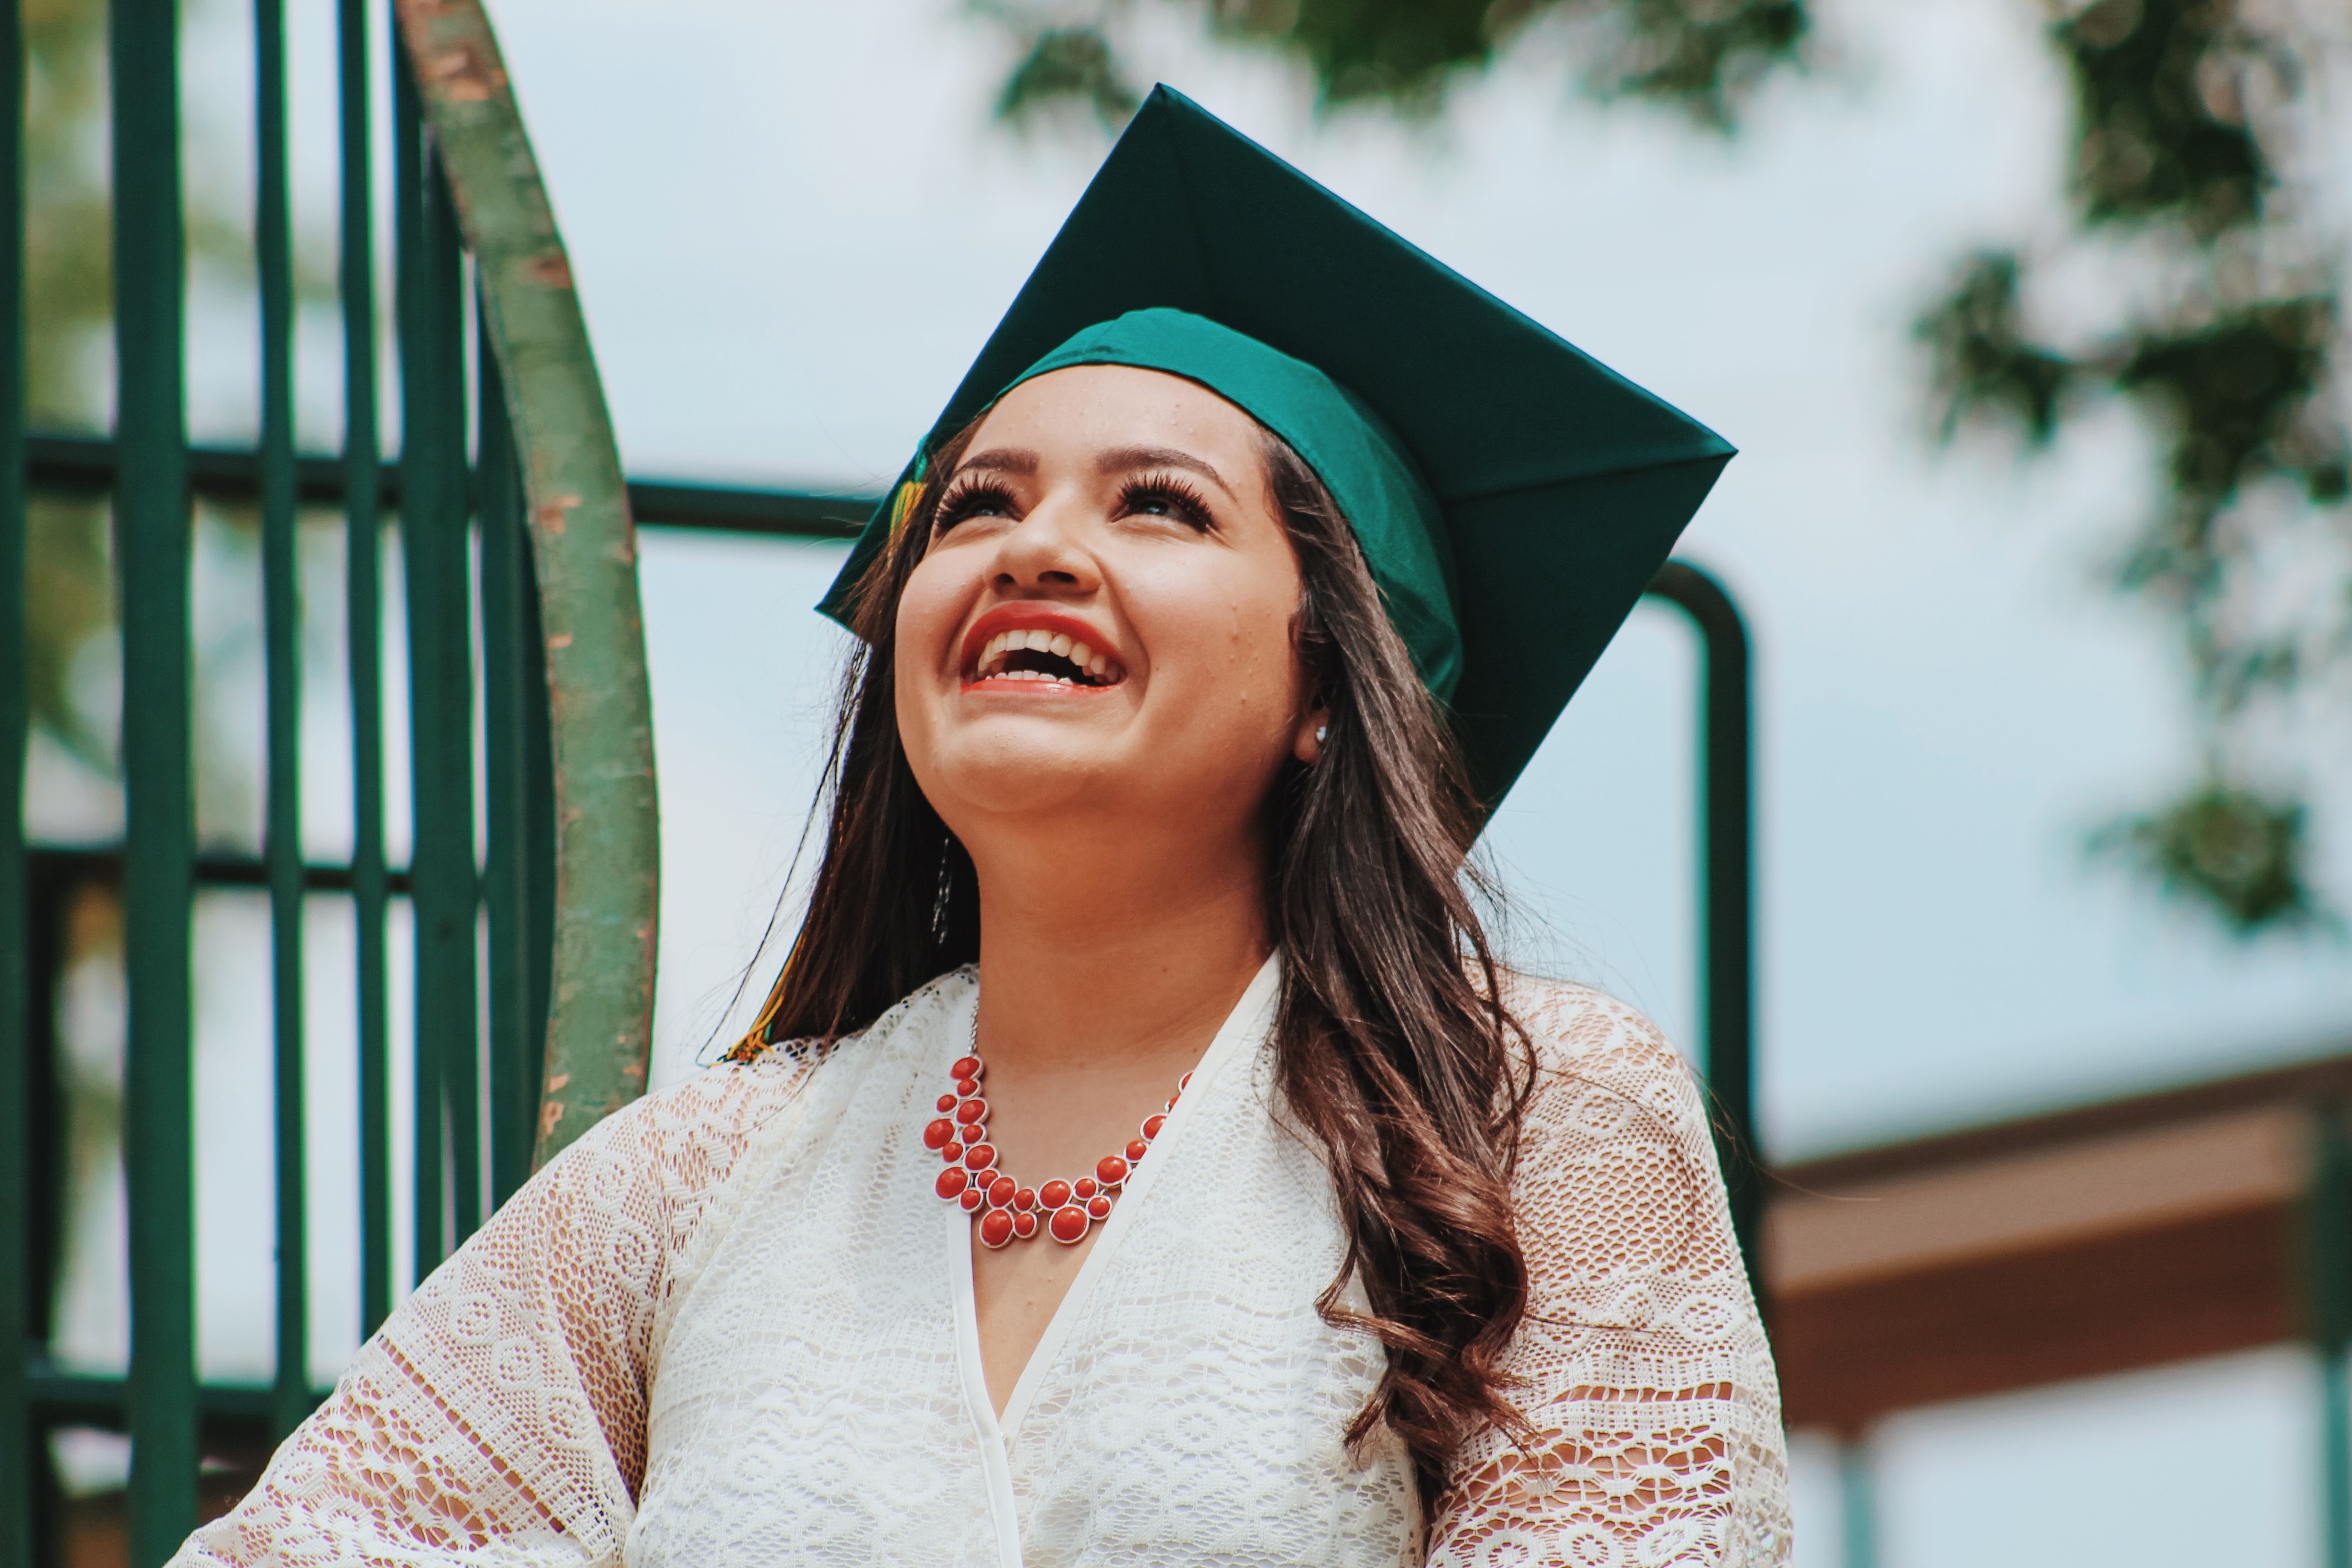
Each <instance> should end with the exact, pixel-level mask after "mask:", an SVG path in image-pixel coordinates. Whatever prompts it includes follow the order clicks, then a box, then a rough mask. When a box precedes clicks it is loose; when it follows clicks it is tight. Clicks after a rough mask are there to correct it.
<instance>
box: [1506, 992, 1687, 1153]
mask: <svg viewBox="0 0 2352 1568" xmlns="http://www.w3.org/2000/svg"><path fill="white" fill-rule="evenodd" d="M1496 978H1497V980H1498V981H1499V983H1500V989H1501V993H1502V997H1503V1005H1504V1006H1505V1008H1506V1009H1507V1010H1508V1012H1509V1013H1510V1015H1511V1016H1512V1017H1513V1018H1515V1019H1516V1020H1517V1022H1518V1024H1519V1026H1520V1027H1521V1028H1523V1029H1525V1030H1526V1031H1527V1034H1528V1043H1529V1045H1530V1046H1531V1047H1533V1049H1534V1053H1535V1061H1536V1082H1535V1091H1534V1093H1533V1094H1532V1095H1531V1096H1530V1097H1529V1100H1528V1110H1529V1114H1530V1116H1531V1117H1535V1118H1538V1119H1541V1118H1542V1117H1543V1116H1544V1115H1545V1113H1546V1112H1549V1113H1550V1114H1552V1115H1562V1114H1568V1115H1580V1116H1582V1117H1586V1118H1589V1117H1590V1116H1591V1114H1592V1113H1593V1110H1594V1109H1596V1108H1597V1106H1598V1105H1599V1104H1601V1103H1607V1102H1615V1103H1617V1104H1619V1105H1622V1106H1624V1107H1625V1108H1626V1109H1628V1110H1632V1109H1634V1108H1638V1109H1639V1110H1640V1111H1641V1112H1643V1113H1644V1117H1643V1119H1644V1120H1652V1121H1653V1122H1654V1125H1655V1124H1658V1123H1663V1124H1664V1126H1663V1127H1662V1128H1661V1129H1660V1130H1662V1131H1663V1130H1666V1129H1671V1130H1672V1131H1674V1132H1676V1133H1681V1132H1685V1131H1689V1132H1696V1133H1698V1134H1699V1135H1701V1136H1704V1135H1705V1132H1706V1108H1705V1101H1704V1098H1703V1096H1702V1093H1701V1091H1700V1089H1699V1087H1698V1082H1697V1079H1696V1077H1695V1075H1694V1074H1693V1073H1692V1071H1691V1068H1690V1064H1689V1063H1687V1062H1686V1061H1685V1060H1684V1059H1683V1058H1682V1056H1681V1054H1680V1053H1679V1052H1677V1051H1676V1050H1675V1047H1674V1046H1673V1045H1672V1044H1671V1043H1670V1042H1669V1041H1668V1040H1667V1038H1666V1036H1665V1033H1664V1030H1662V1029H1660V1028H1659V1027H1658V1026H1657V1025H1656V1024H1654V1023H1653V1022H1652V1021H1651V1020H1650V1018H1649V1016H1648V1015H1646V1014H1644V1013H1643V1012H1642V1010H1641V1009H1640V1008H1638V1007H1635V1006H1633V1005H1631V1004H1629V1003H1626V1002H1622V1001H1620V1000H1619V999H1618V998H1616V997H1614V996H1612V995H1610V994H1608V993H1607V992H1605V991H1601V990H1599V989H1597V988H1596V987H1593V986H1591V985H1584V984H1578V983H1576V982H1574V981H1568V980H1554V979H1550V978H1548V977H1546V976H1543V975H1537V974H1528V973H1519V972H1517V971H1513V970H1503V971H1500V972H1499V973H1497V976H1496ZM1576 1105H1583V1106H1585V1107H1586V1109H1585V1110H1583V1111H1581V1112H1578V1111H1575V1110H1571V1109H1570V1107H1572V1106H1576Z"/></svg>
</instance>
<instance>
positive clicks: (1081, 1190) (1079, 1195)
mask: <svg viewBox="0 0 2352 1568" xmlns="http://www.w3.org/2000/svg"><path fill="white" fill-rule="evenodd" d="M1097 1185H1098V1184H1097V1182H1096V1181H1095V1179H1094V1178H1093V1177H1092V1176H1080V1177H1079V1178H1078V1179H1077V1180H1076V1181H1075V1182H1073V1183H1071V1184H1070V1195H1071V1196H1072V1197H1075V1198H1076V1199H1077V1200H1078V1202H1080V1203H1084V1202H1086V1201H1087V1199H1088V1198H1090V1197H1092V1196H1094V1195H1095V1191H1096V1188H1097Z"/></svg>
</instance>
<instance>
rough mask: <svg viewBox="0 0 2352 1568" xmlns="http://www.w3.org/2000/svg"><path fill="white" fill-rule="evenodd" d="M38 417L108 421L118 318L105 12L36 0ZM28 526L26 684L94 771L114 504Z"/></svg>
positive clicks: (32, 80) (30, 47)
mask: <svg viewBox="0 0 2352 1568" xmlns="http://www.w3.org/2000/svg"><path fill="white" fill-rule="evenodd" d="M24 26H25V45H26V56H27V62H26V63H27V69H26V89H27V102H26V143H25V184H26V220H27V221H26V258H25V259H26V293H27V296H28V303H29V306H30V310H29V312H28V321H29V326H30V329H31V330H30V331H28V333H27V334H26V343H25V374H26V405H27V408H26V411H27V413H28V415H29V416H30V417H31V420H32V423H33V425H34V426H35V427H37V428H42V427H46V428H51V429H58V428H67V429H85V430H87V429H92V428H96V427H97V426H99V425H100V421H101V420H102V419H103V417H104V411H103V408H102V405H101V403H100V395H102V393H103V391H104V385H105V384H104V381H103V379H102V372H101V371H100V367H99V365H98V364H97V363H94V362H95V361H96V357H97V355H98V354H100V353H102V352H103V350H104V348H105V344H106V341H107V340H106V329H107V325H108V322H109V320H110V316H111V312H112V291H113V276H112V271H111V268H110V258H111V245H110V238H111V236H110V234H109V232H108V224H109V217H110V215H109V210H108V206H107V197H106V184H107V163H106V138H105V134H104V132H105V126H106V7H105V5H103V4H102V3H101V0H25V6H24ZM29 512H30V515H29V516H28V517H27V519H26V523H27V528H28V531H29V535H30V537H29V539H28V541H27V542H28V545H29V549H28V552H27V555H28V559H27V566H28V569H29V573H30V578H29V581H28V582H27V584H26V612H27V621H28V624H27V626H26V649H25V681H26V697H27V700H29V701H30V703H31V704H32V710H33V719H34V722H36V723H37V724H38V725H39V726H40V727H41V728H42V729H44V730H46V731H48V733H49V734H50V735H51V736H52V737H53V738H54V739H56V740H57V741H58V742H60V743H62V744H63V745H64V746H65V747H66V748H67V749H68V751H70V752H73V753H74V754H76V755H77V756H79V757H80V758H82V759H83V760H84V761H85V762H87V763H90V764H91V765H93V766H96V767H100V768H107V767H110V766H111V763H112V751H113V741H112V738H111V737H110V736H106V735H101V734H100V733H98V732H97V731H96V729H95V727H94V725H93V721H92V718H91V716H90V715H89V713H88V712H87V711H86V710H85V708H84V705H83V704H81V703H79V702H78V701H77V700H75V694H74V690H73V666H74V661H75V659H76V658H77V657H78V656H79V654H80V653H81V651H82V649H83V648H84V647H87V646H88V645H89V643H90V642H91V641H92V639H94V638H96V637H104V636H110V635H111V634H112V632H113V627H114V589H113V584H112V582H111V580H110V572H109V569H108V560H109V556H108V552H107V541H106V510H105V508H103V507H101V506H94V505H91V504H89V503H87V502H79V503H59V502H57V501H52V500H35V501H34V502H33V503H32V505H31V507H30V509H29Z"/></svg>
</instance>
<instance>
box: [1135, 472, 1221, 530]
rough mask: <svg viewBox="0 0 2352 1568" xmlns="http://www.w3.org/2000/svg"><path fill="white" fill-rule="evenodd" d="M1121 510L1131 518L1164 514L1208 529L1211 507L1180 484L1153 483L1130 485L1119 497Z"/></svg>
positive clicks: (1162, 515) (1200, 528) (1198, 527)
mask: <svg viewBox="0 0 2352 1568" xmlns="http://www.w3.org/2000/svg"><path fill="white" fill-rule="evenodd" d="M1119 511H1120V512H1121V514H1123V515H1125V516H1128V517H1165V518H1171V519H1173V520H1174V521H1178V522H1181V523H1183V524H1185V525H1186V526H1188V527H1191V528H1197V529H1199V530H1201V531H1202V532H1206V531H1208V529H1209V527H1210V517H1209V509H1208V506H1207V504H1206V503H1205V502H1203V501H1202V500H1201V498H1200V497H1199V496H1197V495H1194V494H1192V492H1191V491H1189V490H1187V489H1184V488H1183V487H1182V486H1181V485H1171V484H1166V483H1160V482H1153V483H1149V484H1140V485H1134V486H1130V487H1129V489H1128V490H1127V493H1126V494H1125V495H1123V496H1121V497H1120V498H1119Z"/></svg>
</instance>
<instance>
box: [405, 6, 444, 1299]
mask: <svg viewBox="0 0 2352 1568" xmlns="http://www.w3.org/2000/svg"><path fill="white" fill-rule="evenodd" d="M392 62H393V64H392V108H393V174H392V181H393V252H394V279H393V291H394V296H395V298H396V302H397V306H396V311H395V314H396V317H397V324H398V329H399V343H400V542H401V562H402V566H403V568H404V582H403V584H402V593H403V596H404V599H405V601H406V610H407V621H408V628H407V629H408V702H409V715H408V729H409V747H410V756H409V777H410V781H411V788H410V805H411V823H412V826H411V829H410V842H409V851H408V864H409V905H410V909H411V911H412V913H413V914H414V916H415V919H414V920H413V921H412V925H413V928H414V930H415V944H416V952H415V984H416V1006H415V1030H416V1038H415V1048H414V1050H413V1052H412V1054H411V1058H410V1070H411V1075H412V1080H413V1084H414V1089H413V1092H412V1095H411V1104H412V1107H413V1110H412V1117H413V1120H414V1123H415V1125H414V1127H413V1128H412V1130H411V1137H412V1142H413V1145H414V1152H413V1161H414V1165H415V1168H414V1170H413V1171H412V1172H411V1173H410V1182H411V1184H412V1186H413V1187H414V1189H415V1198H414V1219H413V1221H412V1229H413V1232H414V1234H413V1237H412V1242H413V1246H414V1250H415V1258H414V1262H413V1265H412V1269H413V1274H414V1277H415V1279H424V1278H425V1275H427V1274H429V1273H431V1272H432V1271H433V1270H434V1269H435V1268H438V1267H439V1266H440V1262H441V1259H442V1257H443V1256H444V1253H443V1234H442V1225H441V1200H442V1181H441V1160H442V1139H441V1055H440V1053H439V1051H437V1050H436V1049H434V1048H432V1042H433V1041H434V1040H435V1039H436V1034H435V1032H434V1031H435V1030H436V1027H437V1026H438V1025H439V1022H440V1009H439V1008H438V1007H437V1006H436V1005H435V1004H436V1000H437V998H436V997H435V996H434V995H433V990H434V980H435V978H436V977H437V975H438V973H439V969H438V966H437V965H436V964H435V963H431V962H429V961H428V957H427V948H428V946H429V943H428V940H427V934H426V932H427V926H426V914H425V911H426V908H427V906H428V903H429V902H430V900H431V898H432V894H433V891H434V871H435V867H434V865H433V864H432V862H431V858H429V857H428V856H427V855H426V854H425V841H426V838H427V837H428V836H429V834H430V833H431V832H432V831H433V827H432V826H428V824H427V822H426V820H425V816H426V809H427V806H428V804H429V801H428V796H427V794H426V787H425V753H426V752H427V751H429V750H430V749H431V745H432V736H431V734H430V732H429V727H428V726H427V724H426V723H425V716H424V712H423V710H422V709H421V707H420V704H421V703H422V702H423V701H424V700H425V693H426V691H427V689H428V688H429V686H430V679H429V677H430V672H431V668H432V664H433V658H434V653H435V649H436V642H435V639H434V638H433V637H430V636H428V635H425V631H429V629H430V626H431V622H432V613H433V608H434V605H435V604H436V600H435V597H434V595H433V593H432V591H431V572H430V569H429V568H430V552H428V551H426V550H425V549H424V548H423V546H422V544H421V542H420V541H421V535H422V532H423V530H424V527H425V518H426V517H427V516H429V515H430V512H431V510H432V505H433V475H432V472H431V469H432V463H433V449H432V443H431V442H430V441H429V440H427V439H426V438H425V435H424V432H425V429H426V428H428V427H429V426H430V425H431V423H432V415H431V410H430V407H429V405H430V402H431V396H432V394H431V377H430V375H429V374H428V372H427V366H428V364H429V363H430V359H431V355H432V347H431V343H432V333H431V331H430V330H429V328H428V326H427V323H426V321H425V307H424V303H423V301H422V300H420V298H419V296H420V295H421V294H423V292H424V289H423V273H424V266H423V257H424V251H425V236H424V221H425V200H424V191H425V140H424V139H425V125H424V118H423V114H422V108H421V105H420V104H419V102H418V100H417V96H416V84H415V79H414V78H412V77H411V76H410V74H409V70H408V66H407V63H406V61H404V59H403V58H401V53H400V49H399V47H398V43H397V40H395V41H394V47H393V50H392ZM420 563H422V564H423V565H424V566H425V571H424V572H423V573H422V574H420V571H419V567H420ZM420 621H421V622H422V623H423V629H422V630H421V629H420Z"/></svg>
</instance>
